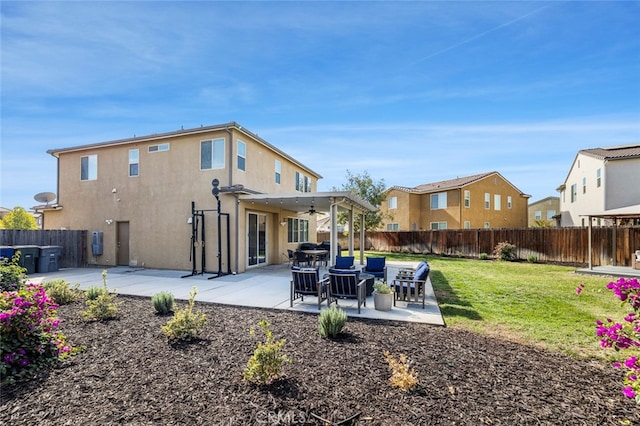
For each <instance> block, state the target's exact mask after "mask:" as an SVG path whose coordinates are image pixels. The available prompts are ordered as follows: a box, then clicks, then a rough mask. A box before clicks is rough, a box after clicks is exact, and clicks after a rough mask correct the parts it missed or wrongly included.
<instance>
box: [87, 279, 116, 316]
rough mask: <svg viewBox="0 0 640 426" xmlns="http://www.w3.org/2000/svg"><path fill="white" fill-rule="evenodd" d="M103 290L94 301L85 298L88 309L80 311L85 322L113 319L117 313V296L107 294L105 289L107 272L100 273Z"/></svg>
mask: <svg viewBox="0 0 640 426" xmlns="http://www.w3.org/2000/svg"><path fill="white" fill-rule="evenodd" d="M102 283H103V287H104V288H103V289H102V291H101V292H100V294H98V296H97V297H96V298H95V299H88V298H87V302H86V303H87V306H88V309H87V310H86V311H82V316H83V317H84V319H85V320H87V321H104V320H108V319H112V318H115V317H116V315H117V313H118V303H117V302H116V297H117V294H116V293H115V290H114V293H113V294H110V293H109V288H108V287H107V271H106V270H104V271H102Z"/></svg>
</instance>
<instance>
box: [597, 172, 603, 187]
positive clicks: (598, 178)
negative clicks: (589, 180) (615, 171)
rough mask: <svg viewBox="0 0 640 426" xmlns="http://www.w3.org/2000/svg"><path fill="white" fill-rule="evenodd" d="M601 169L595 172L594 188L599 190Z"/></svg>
mask: <svg viewBox="0 0 640 426" xmlns="http://www.w3.org/2000/svg"><path fill="white" fill-rule="evenodd" d="M601 173H602V171H601V169H598V170H596V186H597V187H598V188H600V185H601V184H602V176H601Z"/></svg>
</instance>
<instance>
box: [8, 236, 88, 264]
mask: <svg viewBox="0 0 640 426" xmlns="http://www.w3.org/2000/svg"><path fill="white" fill-rule="evenodd" d="M0 245H2V246H30V245H34V246H60V247H62V249H61V257H60V259H59V260H58V267H59V268H80V267H83V266H85V265H86V264H87V259H86V253H87V231H66V230H64V231H63V230H45V231H26V230H13V229H0Z"/></svg>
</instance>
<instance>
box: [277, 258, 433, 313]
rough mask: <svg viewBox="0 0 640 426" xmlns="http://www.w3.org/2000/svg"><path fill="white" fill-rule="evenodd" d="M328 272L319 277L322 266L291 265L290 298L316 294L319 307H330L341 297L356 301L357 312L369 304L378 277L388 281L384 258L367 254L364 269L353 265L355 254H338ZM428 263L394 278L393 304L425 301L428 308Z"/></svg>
mask: <svg viewBox="0 0 640 426" xmlns="http://www.w3.org/2000/svg"><path fill="white" fill-rule="evenodd" d="M335 260H336V261H335V263H334V265H333V266H331V267H329V268H328V273H326V274H324V275H322V277H321V276H320V268H317V267H304V266H298V265H295V264H293V265H292V266H291V274H292V279H291V299H290V306H291V307H293V301H294V300H297V299H301V300H302V301H304V296H315V297H317V299H318V310H320V308H321V306H322V302H324V301H325V300H326V301H327V306H331V304H332V303H334V302H335V303H336V304H337V303H338V300H339V299H353V300H357V303H358V313H360V309H361V306H365V307H366V306H367V299H366V298H367V297H368V296H371V295H372V293H373V286H374V283H375V281H376V280H380V281H385V282H386V281H387V267H386V258H385V257H367V258H366V265H365V266H364V268H362V270H360V269H358V268H356V267H355V265H354V260H355V259H354V256H337V257H336V259H335ZM429 270H430V269H429V264H428V263H427V262H426V261H422V262H420V264H418V266H417V267H416V268H415V269H411V268H402V269H400V271H399V272H398V275H397V276H396V278H395V279H394V280H393V283H392V284H391V287H392V289H393V291H394V292H393V305H394V306H396V301H398V300H401V301H404V302H406V303H422V308H423V309H424V307H425V285H426V282H427V278H428V276H429Z"/></svg>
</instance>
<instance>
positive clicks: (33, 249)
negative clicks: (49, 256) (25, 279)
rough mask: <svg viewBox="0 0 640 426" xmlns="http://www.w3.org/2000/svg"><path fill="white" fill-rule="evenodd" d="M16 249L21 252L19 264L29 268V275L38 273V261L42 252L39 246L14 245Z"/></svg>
mask: <svg viewBox="0 0 640 426" xmlns="http://www.w3.org/2000/svg"><path fill="white" fill-rule="evenodd" d="M13 248H14V249H15V251H19V252H20V260H19V261H18V264H19V265H20V266H22V267H23V268H25V269H26V270H27V275H30V274H35V273H36V262H37V260H38V255H39V254H40V247H38V246H13Z"/></svg>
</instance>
